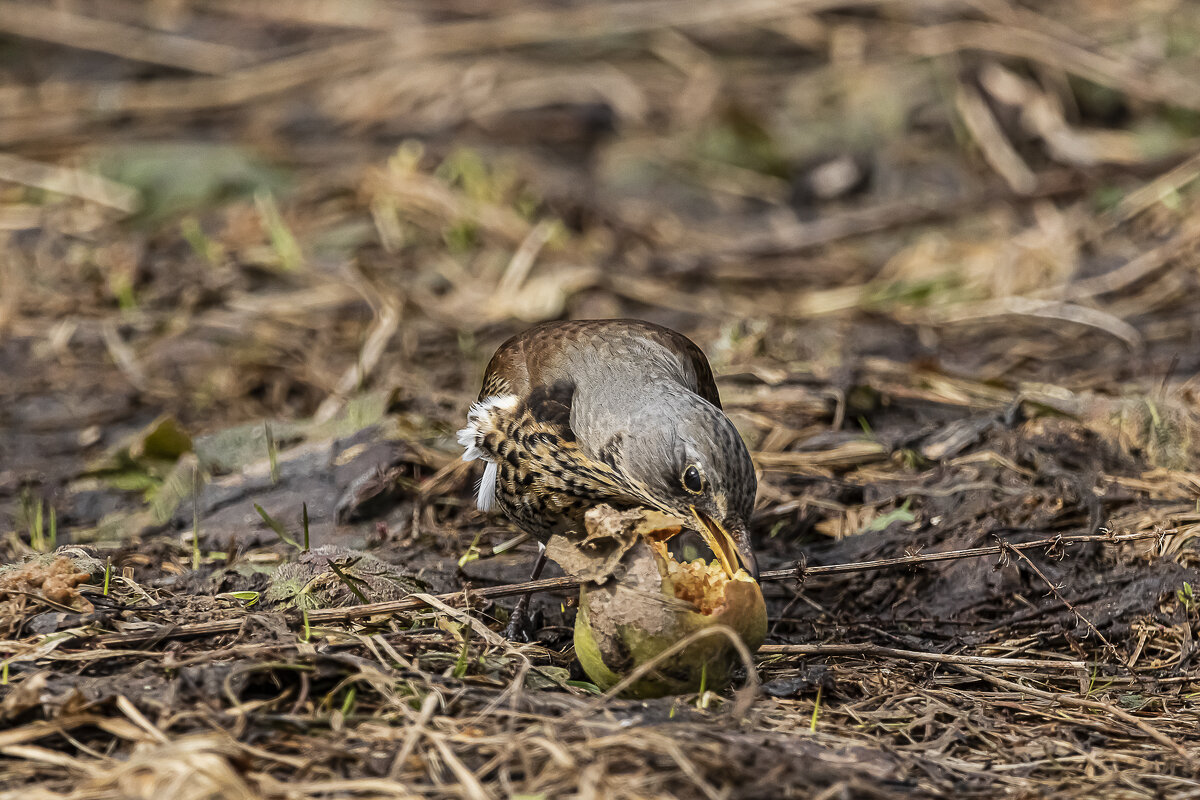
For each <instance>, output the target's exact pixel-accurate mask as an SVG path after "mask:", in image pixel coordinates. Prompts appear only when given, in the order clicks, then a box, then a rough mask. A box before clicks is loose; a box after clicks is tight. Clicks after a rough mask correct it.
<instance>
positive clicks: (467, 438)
mask: <svg viewBox="0 0 1200 800" xmlns="http://www.w3.org/2000/svg"><path fill="white" fill-rule="evenodd" d="M520 401H521V398H519V397H517V396H516V395H515V394H501V395H495V396H493V397H485V398H484V399H482V400H480V401H479V402H478V403H475V404H473V405H472V406H471V410H470V411H468V412H467V427H465V428H463V429H461V430H460V431H459V432H458V443H459V444H460V445H462V447H463V457H462V460H463V461H474V460H476V459H483V460H484V461H485V462H487V466H485V467H484V470H483V477H482V478H481V479H480V481H479V489H478V492H477V499H476V502H477V505H478V506H479V510H480V511H491V510H492V509H493V508H495V507H496V478H497V476H498V475H499V472H500V470H499V468H498V467H497V466H496V463H495V461H493V460H492V456H491V455H490V454H489V453H488V452H487V451H486V450H484V449H483V447H482V445H483V437H484V433H483V431H484V429H485V428H489V427H496V426H495V425H494V424H491V419H490V417H491V416H492V415H493V414H496V413H501V414H502V413H505V412H512V411H515V410H516V408H517V406H518V405H519V404H520Z"/></svg>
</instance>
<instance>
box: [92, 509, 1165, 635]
mask: <svg viewBox="0 0 1200 800" xmlns="http://www.w3.org/2000/svg"><path fill="white" fill-rule="evenodd" d="M1170 534H1171V532H1170V531H1167V532H1157V531H1156V532H1144V533H1129V534H1122V535H1119V536H1114V535H1108V534H1099V535H1080V536H1055V537H1053V538H1050V539H1039V540H1037V541H1034V542H1021V543H1018V544H1012V545H996V546H992V547H972V548H968V549H965V550H948V551H945V552H942V553H927V554H925V555H917V556H901V557H900V558H885V559H878V560H875V561H863V562H859V563H856V564H828V565H824V566H815V567H806V566H803V565H802V564H797V565H795V566H794V567H791V568H789V569H777V570H768V571H767V572H764V573H762V574H761V575H759V580H760V581H781V580H788V579H790V578H794V579H798V580H804V579H805V578H807V577H810V576H813V575H839V574H843V573H847V572H864V571H870V570H877V569H886V568H889V567H904V566H911V565H913V564H923V563H929V562H934V561H953V560H956V559H960V558H978V557H981V556H994V555H1000V554H1001V553H1003V552H1004V551H1005V548H1006V547H1011V548H1012V549H1014V550H1032V549H1036V548H1054V547H1066V546H1069V545H1072V544H1083V543H1086V542H1107V543H1110V544H1117V543H1123V542H1136V541H1143V540H1146V539H1160V538H1163V537H1165V536H1169V535H1170ZM578 586H579V581H577V580H575V579H574V578H543V579H541V580H536V581H526V582H525V583H511V584H505V585H502V586H488V587H484V588H482V589H473V590H471V591H469V592H466V593H464V592H450V593H448V594H443V595H437V596H436V597H437V599H438V600H439V601H442V602H444V603H448V604H455V603H458V602H460V601H461V600H462V598H463V596H464V594H465V595H467V596H468V597H469V598H470V599H472V600H495V599H498V598H501V597H513V596H515V595H521V594H525V593H526V592H531V593H532V592H555V591H569V590H571V589H575V588H577V587H578ZM428 607H429V604H428V603H427V602H426V601H424V600H422V599H421V598H419V597H412V596H409V597H405V598H402V599H400V600H388V601H385V602H382V603H366V604H364V605H357V606H347V607H345V608H322V609H316V610H314V611H309V612H308V622H309V624H310V625H324V624H328V623H335V622H349V621H351V620H355V619H362V618H364V617H375V616H380V615H383V614H396V613H399V612H401V611H416V610H417V609H422V608H428ZM244 622H245V618H244V617H235V618H233V619H223V620H214V621H212V622H198V623H194V624H190V625H179V626H177V627H174V628H155V629H154V630H152V631H135V632H130V633H108V634H103V635H100V636H94V635H89V634H87V633H80V634H79V639H81V640H83V641H93V642H95V643H96V644H99V645H102V646H105V647H108V646H112V645H123V644H131V643H135V642H146V641H150V640H154V641H162V640H166V639H179V638H183V637H188V636H217V635H220V634H224V633H236V632H237V631H238V630H240V629H241V627H242V625H243V624H244Z"/></svg>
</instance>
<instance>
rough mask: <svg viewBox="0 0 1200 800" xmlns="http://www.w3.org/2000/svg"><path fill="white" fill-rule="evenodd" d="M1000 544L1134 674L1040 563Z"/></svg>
mask: <svg viewBox="0 0 1200 800" xmlns="http://www.w3.org/2000/svg"><path fill="white" fill-rule="evenodd" d="M1000 546H1001V547H1003V548H1004V552H1005V553H1008V552H1012V553H1015V554H1016V556H1017V558H1019V559H1021V560H1022V561H1024V562H1025V563H1026V564H1028V565H1029V568H1030V569H1031V570H1033V572H1034V574H1036V575H1037V576H1038V577H1039V578H1041V579H1042V580H1043V581H1044V582H1045V584H1046V585H1047V586H1049V587H1050V591H1051V593H1053V595H1054V596H1055V597H1056V598H1058V601H1059V602H1060V603H1062V604H1063V605H1064V606H1066V607H1067V610H1068V611H1070V612H1071V613H1072V614H1074V615H1075V618H1076V619H1077V620H1079V621H1080V622H1082V623H1083V624H1084V625H1086V626H1087V628H1088V630H1090V631H1091V632H1092V633H1094V634H1096V636H1097V637H1098V638H1099V639H1100V641H1101V642H1103V643H1104V649H1105V650H1106V651H1108V652H1109V653H1110V654H1111V655H1112V656H1113V657H1115V658H1116V659H1117V661H1119V662H1120V663H1121V666H1123V667H1125V669H1127V670H1129V673H1130V674H1131V675H1132V674H1133V666H1132V665H1131V664H1128V663H1126V662H1125V659H1123V658H1121V654H1120V653H1118V652H1117V648H1116V647H1114V646H1113V643H1112V642H1110V641H1109V640H1108V639H1107V638H1106V637H1105V636H1104V634H1103V633H1101V632H1100V630H1099V629H1098V628H1097V627H1096V626H1095V625H1093V624H1092V621H1091V620H1090V619H1088V618H1087V617H1085V616H1084V615H1083V614H1082V613H1080V611H1079V609H1077V608H1075V606H1073V605H1071V601H1070V600H1068V599H1067V598H1065V597H1063V595H1062V592H1060V591H1059V590H1058V586H1057V585H1056V584H1055V583H1054V581H1052V580H1050V579H1049V578H1047V577H1046V573H1044V572H1042V570H1041V569H1040V568H1039V567H1038V565H1037V564H1034V563H1033V561H1031V560H1030V559H1029V556H1027V555H1025V554H1024V553H1022V552H1021V551H1020V550H1015V549H1013V548H1012V546H1011V545H1009V544H1008V543H1007V542H1001V543H1000Z"/></svg>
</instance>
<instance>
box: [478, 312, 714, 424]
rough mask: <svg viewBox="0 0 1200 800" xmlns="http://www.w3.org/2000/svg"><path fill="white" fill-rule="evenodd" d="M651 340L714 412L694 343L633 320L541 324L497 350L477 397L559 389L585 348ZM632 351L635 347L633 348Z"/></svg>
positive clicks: (709, 381) (708, 375)
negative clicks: (660, 347)
mask: <svg viewBox="0 0 1200 800" xmlns="http://www.w3.org/2000/svg"><path fill="white" fill-rule="evenodd" d="M638 339H641V340H649V341H651V342H654V343H655V344H658V345H660V346H662V347H664V348H665V349H666V350H668V351H669V352H670V353H671V355H672V356H673V357H674V359H675V360H676V361H677V367H678V370H677V371H678V373H679V377H680V378H681V380H682V381H683V382H684V384H685V386H687V388H688V389H690V390H691V391H693V392H695V393H696V394H698V395H700V396H701V397H703V398H704V399H705V400H707V401H708V402H710V403H712V404H713V405H714V406H716V407H717V408H720V407H721V398H720V395H719V394H718V393H717V385H716V382H715V381H714V380H713V373H712V367H710V366H709V364H708V359H707V358H705V356H704V353H703V352H702V351H701V350H700V348H699V347H697V346H696V344H695V343H694V342H693V341H692V340H691V339H689V338H687V337H686V336H684V335H683V334H682V333H678V332H676V331H673V330H671V329H670V328H664V327H662V326H661V325H655V324H654V323H651V322H644V321H642V320H636V319H597V320H570V321H565V322H543V323H542V324H540V325H535V326H533V327H532V328H529V329H528V330H525V331H522V332H521V333H518V334H517V335H516V336H514V337H512V338H511V339H509V340H508V341H506V342H505V343H504V344H502V345H500V347H499V348H497V350H496V354H495V355H494V356H492V360H491V362H489V363H488V367H487V371H486V372H485V373H484V378H483V390H482V391H481V392H480V393H479V397H480V399H483V398H485V397H491V396H493V395H498V394H515V395H518V396H520V397H527V396H528V395H529V394H530V392H531V391H533V390H534V389H536V388H538V387H550V386H556V385H557V386H559V387H560V391H561V386H562V383H563V382H564V381H568V382H569V381H570V380H571V378H572V376H571V374H570V363H571V361H572V360H573V358H575V357H578V356H579V355H580V354H582V353H584V352H585V351H588V350H595V351H597V352H600V351H602V350H611V349H612V348H614V347H620V346H621V345H622V344H624V343H626V342H628V343H635V341H636V340H638ZM632 350H633V352H636V351H637V348H636V347H634V348H632Z"/></svg>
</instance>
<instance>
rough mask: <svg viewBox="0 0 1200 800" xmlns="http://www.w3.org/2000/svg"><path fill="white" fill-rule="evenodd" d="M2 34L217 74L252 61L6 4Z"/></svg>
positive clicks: (219, 49) (104, 22)
mask: <svg viewBox="0 0 1200 800" xmlns="http://www.w3.org/2000/svg"><path fill="white" fill-rule="evenodd" d="M0 31H3V32H4V33H11V34H15V35H16V36H24V37H26V38H28V39H38V40H40V41H43V42H52V43H54V44H61V45H66V46H67V47H77V48H79V49H82V50H92V51H94V52H97V53H107V54H108V55H113V56H117V57H118V58H127V59H131V60H133V61H143V62H146V63H148V64H160V65H162V66H165V67H175V68H176V69H185V70H189V71H191V72H201V73H207V74H214V75H215V74H220V73H223V72H228V71H229V70H231V69H234V68H236V67H238V66H241V65H242V64H244V63H246V61H248V60H249V57H250V53H248V52H246V51H244V50H240V49H238V48H236V47H230V46H229V45H226V44H216V43H214V42H204V41H200V40H199V39H190V38H188V37H186V36H177V35H175V34H172V33H163V32H162V31H155V30H149V29H147V28H139V27H134V26H132V25H125V24H122V23H120V22H113V21H112V20H108V19H97V18H95V17H85V16H82V15H80V14H73V13H71V12H70V11H67V10H66V9H63V8H49V7H41V6H39V5H35V4H33V3H17V2H8V1H7V0H5V1H4V2H0Z"/></svg>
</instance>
